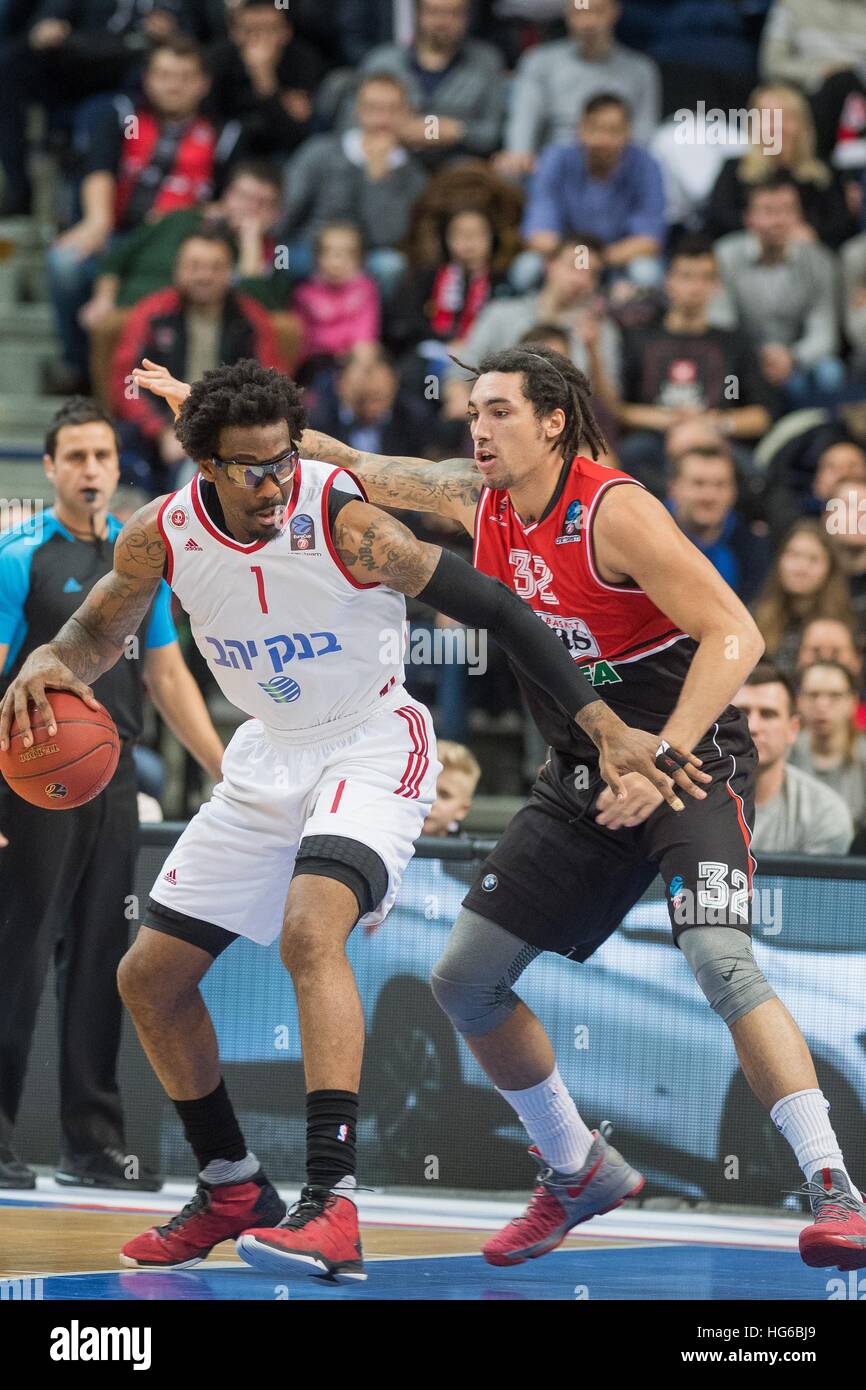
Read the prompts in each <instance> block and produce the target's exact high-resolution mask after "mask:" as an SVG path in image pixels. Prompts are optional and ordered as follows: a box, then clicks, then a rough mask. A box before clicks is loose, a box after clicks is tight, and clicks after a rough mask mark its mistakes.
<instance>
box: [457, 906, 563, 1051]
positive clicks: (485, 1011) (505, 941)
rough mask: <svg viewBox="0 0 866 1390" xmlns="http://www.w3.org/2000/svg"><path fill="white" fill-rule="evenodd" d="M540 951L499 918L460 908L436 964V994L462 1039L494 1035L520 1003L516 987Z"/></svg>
mask: <svg viewBox="0 0 866 1390" xmlns="http://www.w3.org/2000/svg"><path fill="white" fill-rule="evenodd" d="M539 954H540V952H539V951H538V949H537V948H536V947H535V946H529V945H527V943H526V942H525V941H521V940H520V939H519V937H516V936H512V934H511V932H507V931H505V930H504V928H503V927H498V926H497V925H496V923H495V922H490V921H488V919H487V918H486V917H482V916H481V915H480V914H479V913H477V912H472V911H470V910H469V909H468V908H461V910H460V913H459V914H458V917H457V920H456V922H455V923H454V926H453V928H452V931H451V935H450V936H449V938H448V944H447V946H446V947H445V951H444V952H443V955H442V957H441V959H440V960H438V961H437V962H436V965H435V966H434V967H433V974H432V976H431V979H430V984H431V988H432V990H433V997H434V998H435V1000H436V1002H437V1004H438V1005H439V1007H440V1008H441V1009H443V1010H444V1012H445V1013H446V1014H447V1015H448V1017H449V1018H450V1019H451V1022H452V1023H453V1024H454V1027H455V1028H456V1029H457V1031H458V1033H461V1034H462V1035H463V1037H466V1038H478V1037H481V1036H482V1035H483V1034H484V1033H491V1032H492V1031H493V1029H494V1028H498V1027H499V1025H500V1024H501V1023H504V1022H505V1020H506V1019H507V1018H508V1016H509V1015H510V1014H511V1013H512V1012H513V1011H514V1009H515V1008H516V1007H517V1004H518V1003H519V999H518V996H517V995H516V994H515V993H514V990H513V989H512V985H513V984H514V982H515V980H516V979H517V978H518V976H519V975H520V974H521V973H522V972H523V971H524V970H525V969H526V967H527V965H529V963H530V961H532V960H534V959H535V957H536V956H537V955H539Z"/></svg>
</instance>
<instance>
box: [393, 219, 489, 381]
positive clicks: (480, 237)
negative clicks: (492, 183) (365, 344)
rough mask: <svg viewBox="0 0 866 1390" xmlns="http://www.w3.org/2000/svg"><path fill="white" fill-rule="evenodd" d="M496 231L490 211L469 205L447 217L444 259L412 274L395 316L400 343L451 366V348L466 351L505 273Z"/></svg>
mask: <svg viewBox="0 0 866 1390" xmlns="http://www.w3.org/2000/svg"><path fill="white" fill-rule="evenodd" d="M496 253H497V245H496V229H495V227H494V226H493V222H492V220H491V218H490V215H489V213H487V212H480V211H476V210H475V209H474V208H464V209H463V211H461V212H454V213H452V214H451V216H450V217H447V218H446V219H445V220H444V223H443V227H442V260H441V263H440V264H439V265H438V266H434V267H430V268H429V269H427V268H421V269H417V270H415V271H414V273H413V274H411V275H409V276H407V278H406V281H405V283H404V285H403V286H402V288H401V290H400V293H399V294H398V295H397V296H396V301H395V305H394V307H393V309H392V312H391V314H390V316H389V321H388V338H389V341H390V342H391V343H393V345H394V347H395V348H397V349H398V350H399V349H406V348H409V347H411V346H413V345H415V344H417V345H418V350H419V352H420V353H421V355H422V356H423V357H426V358H428V359H430V360H431V361H433V362H435V363H436V364H437V366H438V367H439V368H440V369H441V370H443V371H444V370H445V369H446V368H447V359H448V353H449V352H460V351H462V348H463V341H464V339H465V338H466V337H467V335H468V334H469V333H470V332H471V330H472V328H473V327H474V325H475V321H476V319H477V318H478V315H479V314H480V313H481V311H482V310H483V308H484V306H485V305H486V304H487V302H488V300H489V299H490V298H491V297H492V296H493V294H494V293H495V292H496V290H497V288H498V287H499V285H500V284H501V282H502V279H503V278H504V277H501V276H498V275H497V274H496V273H495V271H494V270H493V264H494V260H495V258H496Z"/></svg>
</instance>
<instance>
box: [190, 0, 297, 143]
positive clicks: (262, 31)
mask: <svg viewBox="0 0 866 1390" xmlns="http://www.w3.org/2000/svg"><path fill="white" fill-rule="evenodd" d="M211 73H212V76H213V90H212V94H211V95H212V101H213V106H214V110H215V111H216V113H217V115H218V117H219V119H220V120H221V121H223V122H226V121H236V122H237V123H238V126H239V134H238V140H237V144H236V146H235V149H234V153H235V155H236V156H237V157H238V158H240V157H241V156H245V157H249V156H250V155H259V156H261V155H270V156H273V157H274V158H280V159H284V158H285V157H286V155H287V154H291V152H292V150H295V149H297V147H298V145H300V143H301V141H302V140H304V139H306V137H307V135H309V133H310V121H311V118H312V114H313V95H314V93H315V91H316V88H317V87H318V85H319V82H320V81H321V78H322V75H323V73H324V63H323V61H322V58H321V56H320V54H319V53H318V52H317V51H316V49H315V48H313V47H311V46H310V44H308V43H306V42H305V41H304V40H303V39H299V38H298V37H297V36H296V34H295V28H294V25H293V23H292V20H291V16H290V11H289V9H288V7H287V6H282V5H279V6H275V5H274V0H239V3H237V4H235V5H232V6H231V8H230V10H229V37H228V38H227V39H225V40H224V41H223V42H222V43H220V44H218V45H217V46H216V48H215V49H214V51H213V53H212V55H211Z"/></svg>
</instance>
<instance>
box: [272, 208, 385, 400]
mask: <svg viewBox="0 0 866 1390" xmlns="http://www.w3.org/2000/svg"><path fill="white" fill-rule="evenodd" d="M315 256H316V269H315V271H314V273H313V274H312V275H311V276H310V278H309V279H308V280H305V281H303V282H302V283H301V284H300V285H299V286H298V288H297V289H296V290H295V294H294V299H293V307H294V310H295V312H296V313H297V314H298V315H299V317H300V319H301V322H302V324H303V330H304V338H303V357H304V359H305V361H306V365H307V372H306V374H307V375H309V367H310V359H317V363H318V364H319V365H323V361H322V360H323V359H328V360H330V361H333V360H334V359H335V358H338V357H341V356H343V355H344V354H345V353H348V352H351V350H352V348H354V347H355V346H356V345H357V344H358V343H373V342H376V340H377V339H378V338H379V334H380V329H381V306H380V302H379V291H378V290H377V288H376V285H375V282H374V281H373V280H371V279H370V277H369V276H368V275H365V274H364V272H363V270H362V263H363V245H362V241H361V234H360V232H359V230H358V228H357V227H356V226H354V225H353V224H352V223H351V222H331V223H328V224H327V225H326V226H324V227H322V229H321V231H320V232H319V234H318V236H317V237H316V242H315Z"/></svg>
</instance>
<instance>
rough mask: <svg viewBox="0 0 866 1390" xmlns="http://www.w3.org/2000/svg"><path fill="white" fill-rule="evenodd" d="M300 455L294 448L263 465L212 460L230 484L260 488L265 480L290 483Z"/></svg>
mask: <svg viewBox="0 0 866 1390" xmlns="http://www.w3.org/2000/svg"><path fill="white" fill-rule="evenodd" d="M299 458H300V455H299V453H298V450H297V449H296V448H295V447H294V445H293V446H292V448H291V449H286V450H285V452H284V453H282V454H277V456H276V458H272V459H265V461H264V462H263V463H244V461H243V460H242V459H218V458H212V459H211V463H212V464H213V466H214V468H221V469H222V470H223V472H224V473H225V475H226V477H227V478H228V480H229V482H230V483H234V484H235V486H236V487H249V488H253V487H258V486H259V485H260V484H261V483H263V482H264V480H265V478H273V480H274V482H276V483H288V482H290V481H291V479H292V478H293V477H294V476H295V469H296V468H297V466H298V460H299Z"/></svg>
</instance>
